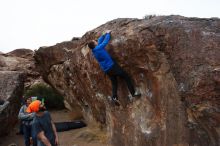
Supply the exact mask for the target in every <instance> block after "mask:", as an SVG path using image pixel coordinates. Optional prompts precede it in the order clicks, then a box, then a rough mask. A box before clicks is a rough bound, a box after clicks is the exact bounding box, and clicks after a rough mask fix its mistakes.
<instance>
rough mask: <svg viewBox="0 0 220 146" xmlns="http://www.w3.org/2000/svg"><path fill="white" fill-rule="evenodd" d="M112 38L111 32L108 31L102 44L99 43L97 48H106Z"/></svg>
mask: <svg viewBox="0 0 220 146" xmlns="http://www.w3.org/2000/svg"><path fill="white" fill-rule="evenodd" d="M110 39H111V35H110V33H106V35H105V38H104V40H103V41H102V43H101V44H98V46H97V47H96V48H97V49H100V48H104V47H105V46H106V45H107V44H108V43H109V41H110Z"/></svg>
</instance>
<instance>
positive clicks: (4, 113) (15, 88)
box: [0, 71, 24, 136]
mask: <svg viewBox="0 0 220 146" xmlns="http://www.w3.org/2000/svg"><path fill="white" fill-rule="evenodd" d="M23 90H24V74H23V73H21V72H16V71H0V100H1V104H0V125H1V126H0V136H4V135H5V134H8V133H9V132H10V131H11V130H12V128H13V127H14V125H15V124H16V122H17V120H18V118H17V117H18V111H19V109H20V107H21V97H22V94H23Z"/></svg>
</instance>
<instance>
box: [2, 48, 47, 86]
mask: <svg viewBox="0 0 220 146" xmlns="http://www.w3.org/2000/svg"><path fill="white" fill-rule="evenodd" d="M33 55H34V52H33V51H32V50H29V49H16V50H14V51H12V52H9V53H7V54H0V70H1V71H21V72H24V73H25V76H26V77H25V87H26V88H28V87H30V86H31V85H32V84H34V83H35V82H37V83H38V82H43V81H42V80H41V78H40V75H39V73H38V72H36V70H35V64H34V59H33Z"/></svg>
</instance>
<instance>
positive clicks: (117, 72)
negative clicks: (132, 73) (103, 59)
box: [107, 63, 135, 99]
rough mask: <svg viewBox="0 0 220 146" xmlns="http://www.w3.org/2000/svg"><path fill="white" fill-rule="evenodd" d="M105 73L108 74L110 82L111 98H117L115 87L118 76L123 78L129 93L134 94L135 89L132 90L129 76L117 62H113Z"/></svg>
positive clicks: (116, 86) (116, 87)
mask: <svg viewBox="0 0 220 146" xmlns="http://www.w3.org/2000/svg"><path fill="white" fill-rule="evenodd" d="M107 75H108V76H109V78H110V80H111V82H112V98H116V99H118V96H117V89H118V81H117V77H118V76H119V77H121V78H123V79H124V80H125V82H126V84H127V86H128V89H129V91H130V93H131V95H134V93H135V90H134V86H133V84H132V81H131V78H130V77H129V75H128V74H127V73H126V72H125V71H124V70H123V69H122V68H121V67H120V66H119V65H118V64H117V63H115V64H114V65H113V66H112V68H111V69H110V70H109V71H107Z"/></svg>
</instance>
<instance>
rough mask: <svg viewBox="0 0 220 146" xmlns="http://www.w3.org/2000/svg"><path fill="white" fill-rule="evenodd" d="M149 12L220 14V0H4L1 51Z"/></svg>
mask: <svg viewBox="0 0 220 146" xmlns="http://www.w3.org/2000/svg"><path fill="white" fill-rule="evenodd" d="M149 14H156V15H171V14H176V15H182V16H186V17H200V18H210V17H219V18H220V0H108V1H107V0H1V1H0V19H1V21H0V40H1V41H0V51H1V52H5V53H6V52H9V51H12V50H14V49H17V48H28V49H32V50H34V49H38V48H39V47H40V46H50V45H54V44H56V43H58V42H62V41H66V40H71V39H72V37H80V36H82V35H83V34H85V33H86V32H87V31H89V30H91V29H94V28H96V27H98V26H99V25H101V24H103V23H106V22H107V21H110V20H112V19H116V18H143V17H144V16H145V15H149Z"/></svg>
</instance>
